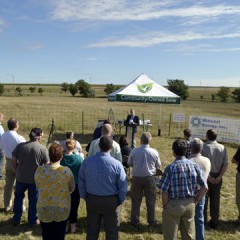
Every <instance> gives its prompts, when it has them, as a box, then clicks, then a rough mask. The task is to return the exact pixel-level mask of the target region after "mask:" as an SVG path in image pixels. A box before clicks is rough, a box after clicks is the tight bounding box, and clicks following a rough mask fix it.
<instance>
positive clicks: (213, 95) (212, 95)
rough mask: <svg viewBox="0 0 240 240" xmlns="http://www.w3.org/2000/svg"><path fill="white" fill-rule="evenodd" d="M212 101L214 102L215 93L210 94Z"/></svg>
mask: <svg viewBox="0 0 240 240" xmlns="http://www.w3.org/2000/svg"><path fill="white" fill-rule="evenodd" d="M212 102H215V95H214V94H212Z"/></svg>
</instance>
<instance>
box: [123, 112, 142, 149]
mask: <svg viewBox="0 0 240 240" xmlns="http://www.w3.org/2000/svg"><path fill="white" fill-rule="evenodd" d="M124 125H125V126H126V136H127V139H128V142H129V144H130V146H131V148H135V147H136V133H137V126H139V117H138V116H136V115H135V110H134V109H131V110H130V114H129V115H128V116H127V119H126V121H124Z"/></svg>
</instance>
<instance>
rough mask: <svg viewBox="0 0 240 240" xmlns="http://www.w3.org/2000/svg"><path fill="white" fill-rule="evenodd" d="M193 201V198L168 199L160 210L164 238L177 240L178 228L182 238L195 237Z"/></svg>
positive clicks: (189, 239) (186, 239)
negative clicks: (164, 206)
mask: <svg viewBox="0 0 240 240" xmlns="http://www.w3.org/2000/svg"><path fill="white" fill-rule="evenodd" d="M194 215H195V203H194V199H193V198H188V199H179V200H170V201H169V202H168V204H167V207H166V209H163V212H162V221H163V223H162V224H163V235H164V240H177V239H178V237H177V236H178V229H180V231H181V235H182V238H181V239H184V240H194V239H195V221H194Z"/></svg>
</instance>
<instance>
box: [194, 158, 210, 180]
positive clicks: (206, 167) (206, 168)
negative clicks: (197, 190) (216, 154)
mask: <svg viewBox="0 0 240 240" xmlns="http://www.w3.org/2000/svg"><path fill="white" fill-rule="evenodd" d="M190 160H191V161H193V162H195V163H196V164H197V165H198V166H199V167H200V169H201V170H202V172H203V176H204V179H205V180H207V178H208V175H209V173H210V170H211V162H210V160H209V158H207V157H204V156H202V155H201V154H197V155H195V156H193V157H192V158H191V159H190Z"/></svg>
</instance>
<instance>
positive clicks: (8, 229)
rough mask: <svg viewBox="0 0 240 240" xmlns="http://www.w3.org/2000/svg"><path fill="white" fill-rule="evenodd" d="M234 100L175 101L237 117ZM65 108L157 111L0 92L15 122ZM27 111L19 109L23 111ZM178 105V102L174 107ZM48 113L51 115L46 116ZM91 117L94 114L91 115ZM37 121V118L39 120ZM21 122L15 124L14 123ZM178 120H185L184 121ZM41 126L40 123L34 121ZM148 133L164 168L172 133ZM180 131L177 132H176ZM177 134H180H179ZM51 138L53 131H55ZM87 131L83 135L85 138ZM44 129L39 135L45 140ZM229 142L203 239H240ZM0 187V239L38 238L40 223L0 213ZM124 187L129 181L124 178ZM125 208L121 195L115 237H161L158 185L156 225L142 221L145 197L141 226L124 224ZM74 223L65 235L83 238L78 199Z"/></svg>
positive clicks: (191, 109)
mask: <svg viewBox="0 0 240 240" xmlns="http://www.w3.org/2000/svg"><path fill="white" fill-rule="evenodd" d="M239 106H240V105H239V104H233V103H225V104H224V103H219V102H218V103H211V102H210V100H209V102H206V100H205V101H204V102H202V101H200V100H194V101H185V102H183V103H182V104H181V106H180V109H181V111H184V112H186V114H187V116H188V115H189V114H201V115H207V116H219V117H230V118H238V117H239V116H240V107H239ZM63 107H64V108H65V109H66V108H67V109H68V110H69V111H71V112H72V111H73V109H75V111H78V110H79V109H81V110H82V109H86V110H88V111H97V110H98V111H106V109H108V108H110V107H112V108H113V109H114V110H115V111H118V112H120V113H122V115H126V112H127V111H129V109H130V108H135V109H136V112H138V113H142V112H143V113H145V112H146V113H148V114H151V113H156V112H158V111H159V105H157V104H149V105H148V104H135V103H108V102H107V100H106V99H82V98H78V97H76V98H72V97H69V96H65V95H64V94H62V95H61V96H52V97H51V96H49V95H47V96H44V95H43V96H34V97H32V96H23V97H0V112H3V113H5V111H6V112H7V114H6V118H8V117H10V116H16V117H18V116H21V117H20V118H19V121H20V124H21V122H26V121H28V119H29V116H31V110H33V109H34V111H36V110H37V111H38V112H39V116H41V121H42V124H44V121H45V120H44V116H42V115H44V112H45V111H47V112H48V113H49V112H50V113H51V112H52V114H54V111H61V108H63ZM23 109H24V112H25V113H27V114H25V115H24V114H21V112H22V111H23ZM177 109H179V107H177ZM162 111H164V112H166V113H168V112H170V111H173V109H172V108H171V107H168V106H164V107H163V109H162ZM47 117H51V116H46V118H47ZM35 118H36V124H37V125H38V126H39V122H38V121H37V118H38V116H36V117H35ZM31 121H33V123H32V124H33V125H34V124H35V122H34V118H31ZM95 121H97V119H95ZM40 125H41V124H40ZM3 126H4V128H5V129H6V122H4V123H3ZM20 126H21V125H20ZM184 126H187V121H186V124H185V125H184ZM39 127H41V126H39ZM66 130H68V129H62V131H63V132H64V131H66ZM139 130H140V131H139V133H138V144H139V136H140V134H141V131H142V130H141V129H139ZM149 130H150V132H151V133H152V135H153V140H152V144H151V146H152V147H154V148H156V149H157V150H158V151H159V153H160V158H161V162H162V169H164V168H165V167H166V166H167V165H168V164H169V163H170V162H172V161H173V160H174V158H173V156H172V151H171V145H172V142H173V141H174V139H175V138H176V137H177V136H174V135H172V136H171V137H169V136H168V135H167V134H164V135H163V136H161V137H159V136H157V134H156V131H155V128H152V129H149ZM92 131H93V129H88V130H87V131H86V134H85V135H77V138H78V140H79V141H80V142H81V143H83V147H85V146H86V144H87V141H89V133H91V132H92ZM20 133H21V134H23V135H24V136H25V137H26V139H27V135H28V130H27V129H21V128H20ZM181 134H182V133H181ZM181 136H182V135H181ZM55 137H56V138H57V137H58V135H55ZM87 137H88V138H87ZM46 141H47V134H46V137H45V139H44V141H43V143H44V144H46ZM236 147H237V146H235V145H230V144H226V148H227V150H228V156H229V168H228V170H227V172H226V174H225V176H224V179H223V181H224V183H223V187H222V195H221V214H220V216H221V222H220V226H219V228H218V229H217V230H210V229H208V228H207V229H206V239H219V240H220V239H225V240H232V239H236V240H237V239H240V224H238V223H237V221H236V219H237V216H238V213H237V208H236V205H235V175H236V166H233V165H232V164H231V162H230V160H231V157H232V156H233V154H234V153H235V151H236ZM3 187H4V181H0V199H1V200H0V239H1V240H6V239H41V228H40V227H39V226H36V227H34V228H30V227H28V224H27V213H24V214H23V218H22V222H21V225H20V226H17V227H15V226H13V225H12V224H11V218H12V215H13V214H12V213H8V214H5V213H4V209H3ZM129 187H130V182H129ZM130 209H131V201H130V197H129V196H128V197H127V200H126V202H125V204H124V206H123V209H122V223H121V227H120V239H122V240H124V239H131V240H143V239H146V240H150V239H151V240H154V239H155V240H157V239H163V235H162V230H161V229H162V220H161V213H162V203H161V198H160V192H159V191H158V196H157V204H156V209H157V220H158V222H159V224H158V226H157V227H156V228H154V229H152V228H149V227H148V226H147V221H146V207H145V201H143V203H142V208H141V223H142V228H141V229H140V230H139V231H137V230H135V229H134V228H133V227H131V226H130V225H129V218H130V211H131V210H130ZM78 224H79V229H78V232H77V233H76V234H67V236H66V239H85V237H86V211H85V203H84V201H83V200H81V203H80V207H79V218H78ZM100 239H104V233H103V232H102V233H101V235H100Z"/></svg>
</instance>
